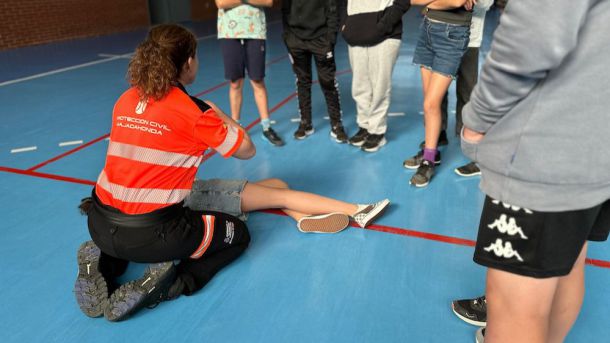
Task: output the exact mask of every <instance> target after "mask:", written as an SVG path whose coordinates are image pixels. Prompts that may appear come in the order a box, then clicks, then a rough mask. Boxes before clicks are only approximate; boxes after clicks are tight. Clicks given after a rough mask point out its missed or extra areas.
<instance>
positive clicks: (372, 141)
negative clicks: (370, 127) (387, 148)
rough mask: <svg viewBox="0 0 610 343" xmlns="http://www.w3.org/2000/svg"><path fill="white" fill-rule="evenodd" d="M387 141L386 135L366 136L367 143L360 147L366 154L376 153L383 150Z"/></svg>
mask: <svg viewBox="0 0 610 343" xmlns="http://www.w3.org/2000/svg"><path fill="white" fill-rule="evenodd" d="M386 143H387V140H386V139H385V135H384V134H380V135H373V134H370V135H368V136H366V141H365V142H364V144H362V146H361V147H360V148H361V149H362V151H366V152H376V151H378V150H379V149H381V147H382V146H384V145H386Z"/></svg>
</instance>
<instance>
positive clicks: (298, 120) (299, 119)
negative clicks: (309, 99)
mask: <svg viewBox="0 0 610 343" xmlns="http://www.w3.org/2000/svg"><path fill="white" fill-rule="evenodd" d="M290 121H291V122H293V123H296V122H300V121H301V118H290Z"/></svg>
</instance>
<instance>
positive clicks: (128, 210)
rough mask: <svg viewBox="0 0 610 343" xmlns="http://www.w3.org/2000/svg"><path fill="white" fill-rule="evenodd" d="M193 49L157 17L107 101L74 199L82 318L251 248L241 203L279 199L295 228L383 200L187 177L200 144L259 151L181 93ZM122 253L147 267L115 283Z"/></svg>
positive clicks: (192, 286)
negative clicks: (101, 130)
mask: <svg viewBox="0 0 610 343" xmlns="http://www.w3.org/2000/svg"><path fill="white" fill-rule="evenodd" d="M196 49H197V41H196V39H195V37H194V35H193V34H192V33H191V32H189V31H188V30H186V29H184V28H183V27H180V26H177V25H161V26H157V27H154V28H153V29H151V31H150V32H149V34H148V36H147V38H146V39H145V41H144V42H142V43H141V44H140V45H139V46H138V48H137V49H136V52H135V55H134V57H133V59H132V60H131V62H130V63H129V70H128V79H129V82H130V84H131V86H132V87H131V88H130V89H128V90H127V91H126V92H125V93H124V94H123V95H122V96H121V97H120V98H119V99H118V101H117V102H116V105H115V107H114V110H113V114H112V130H111V133H110V142H109V147H108V152H107V155H106V164H105V166H104V169H103V170H102V172H101V173H100V175H99V178H98V180H97V183H96V185H95V188H94V190H93V193H92V197H91V198H87V199H85V200H84V201H83V203H82V204H81V209H82V210H83V212H85V213H86V214H87V215H88V225H89V232H90V234H91V238H92V239H93V240H92V241H89V242H85V243H83V244H82V245H81V247H80V248H79V251H78V264H79V274H78V277H77V280H76V284H75V286H74V293H75V295H76V299H77V302H78V304H79V306H80V308H81V310H82V311H83V312H84V313H85V314H86V315H88V316H90V317H98V316H101V315H102V314H103V315H105V317H106V318H107V319H109V320H112V321H118V320H123V319H125V318H127V317H128V316H130V315H131V314H133V313H135V312H136V311H138V310H139V309H141V308H143V307H146V306H151V305H154V304H156V303H158V302H160V301H164V300H171V299H174V298H176V297H178V296H180V295H182V294H185V295H190V294H192V293H194V292H195V291H197V290H199V289H201V288H202V287H203V286H205V284H206V283H207V282H208V281H210V279H211V278H212V277H213V276H214V275H215V274H216V273H217V272H218V271H219V270H220V269H222V268H223V267H224V266H226V265H228V264H229V263H231V262H232V261H233V260H235V259H236V258H237V257H238V256H239V255H241V254H242V253H243V252H244V250H245V249H246V247H247V246H248V243H249V242H250V235H249V233H248V229H247V227H246V225H245V224H244V222H243V220H245V214H244V213H246V212H248V211H253V210H258V209H264V208H279V209H283V210H284V211H285V212H286V213H287V214H288V215H290V216H291V217H293V218H294V219H295V220H297V222H298V224H297V226H298V228H299V229H300V230H301V231H303V232H338V231H341V230H343V229H345V228H346V227H347V226H348V224H349V219H350V217H351V218H353V219H354V220H355V221H356V222H357V223H358V224H359V225H361V226H366V225H368V224H369V223H370V222H372V221H373V220H374V219H375V218H376V217H377V216H379V215H380V214H381V213H382V212H383V210H384V209H385V207H386V206H387V205H388V203H389V201H388V200H387V199H386V200H384V201H381V202H378V203H375V204H370V205H357V204H350V203H346V202H342V201H338V200H334V199H330V198H325V197H322V196H318V195H315V194H311V193H305V192H298V191H294V190H290V189H288V187H287V185H286V183H284V182H283V181H281V180H278V179H269V180H263V181H260V182H257V183H248V182H246V181H236V180H229V181H227V180H210V181H197V182H195V183H194V181H195V174H196V173H197V169H198V167H199V164H200V163H201V161H202V155H203V152H204V151H205V150H206V149H208V148H212V149H214V150H216V151H217V152H218V153H220V154H221V155H222V156H224V157H225V158H228V157H235V158H239V159H249V158H251V157H252V156H254V154H255V152H256V149H255V147H254V145H253V143H252V141H251V140H250V137H249V136H248V134H247V133H246V132H245V131H244V130H243V129H242V128H241V127H240V126H239V125H238V124H237V123H236V122H234V121H233V120H232V119H231V118H230V117H228V116H226V115H225V114H224V113H223V112H222V111H221V110H220V109H219V108H218V107H216V106H215V105H214V104H212V103H210V102H204V101H201V100H199V99H197V98H194V97H191V96H189V94H188V93H187V92H186V90H185V88H184V86H183V85H185V84H190V83H192V82H193V81H194V80H195V76H196V74H197V71H198V67H199V65H198V60H197V55H196ZM174 260H180V263H178V264H177V265H175V264H174V263H173V261H174ZM130 261H132V262H141V263H150V265H149V266H148V267H147V269H146V270H145V272H144V275H143V276H142V277H141V278H139V279H137V280H134V281H130V282H128V283H126V284H124V285H122V286H120V287H119V286H118V285H117V284H116V283H115V279H116V278H117V277H118V276H119V275H121V274H122V273H123V272H124V271H125V269H126V268H127V264H128V263H129V262H130ZM167 261H169V262H167Z"/></svg>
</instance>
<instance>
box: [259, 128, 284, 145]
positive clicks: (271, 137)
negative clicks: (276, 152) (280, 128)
mask: <svg viewBox="0 0 610 343" xmlns="http://www.w3.org/2000/svg"><path fill="white" fill-rule="evenodd" d="M263 137H265V138H267V140H268V141H269V142H270V143H271V144H273V145H275V146H282V145H284V141H283V140H282V138H280V136H278V135H277V133H275V131H273V129H272V128H268V129H267V130H263Z"/></svg>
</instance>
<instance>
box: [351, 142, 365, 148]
mask: <svg viewBox="0 0 610 343" xmlns="http://www.w3.org/2000/svg"><path fill="white" fill-rule="evenodd" d="M348 143H349V144H351V145H353V146H357V147H361V146H362V145H363V144H364V141H362V142H355V143H354V142H349V141H348Z"/></svg>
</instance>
